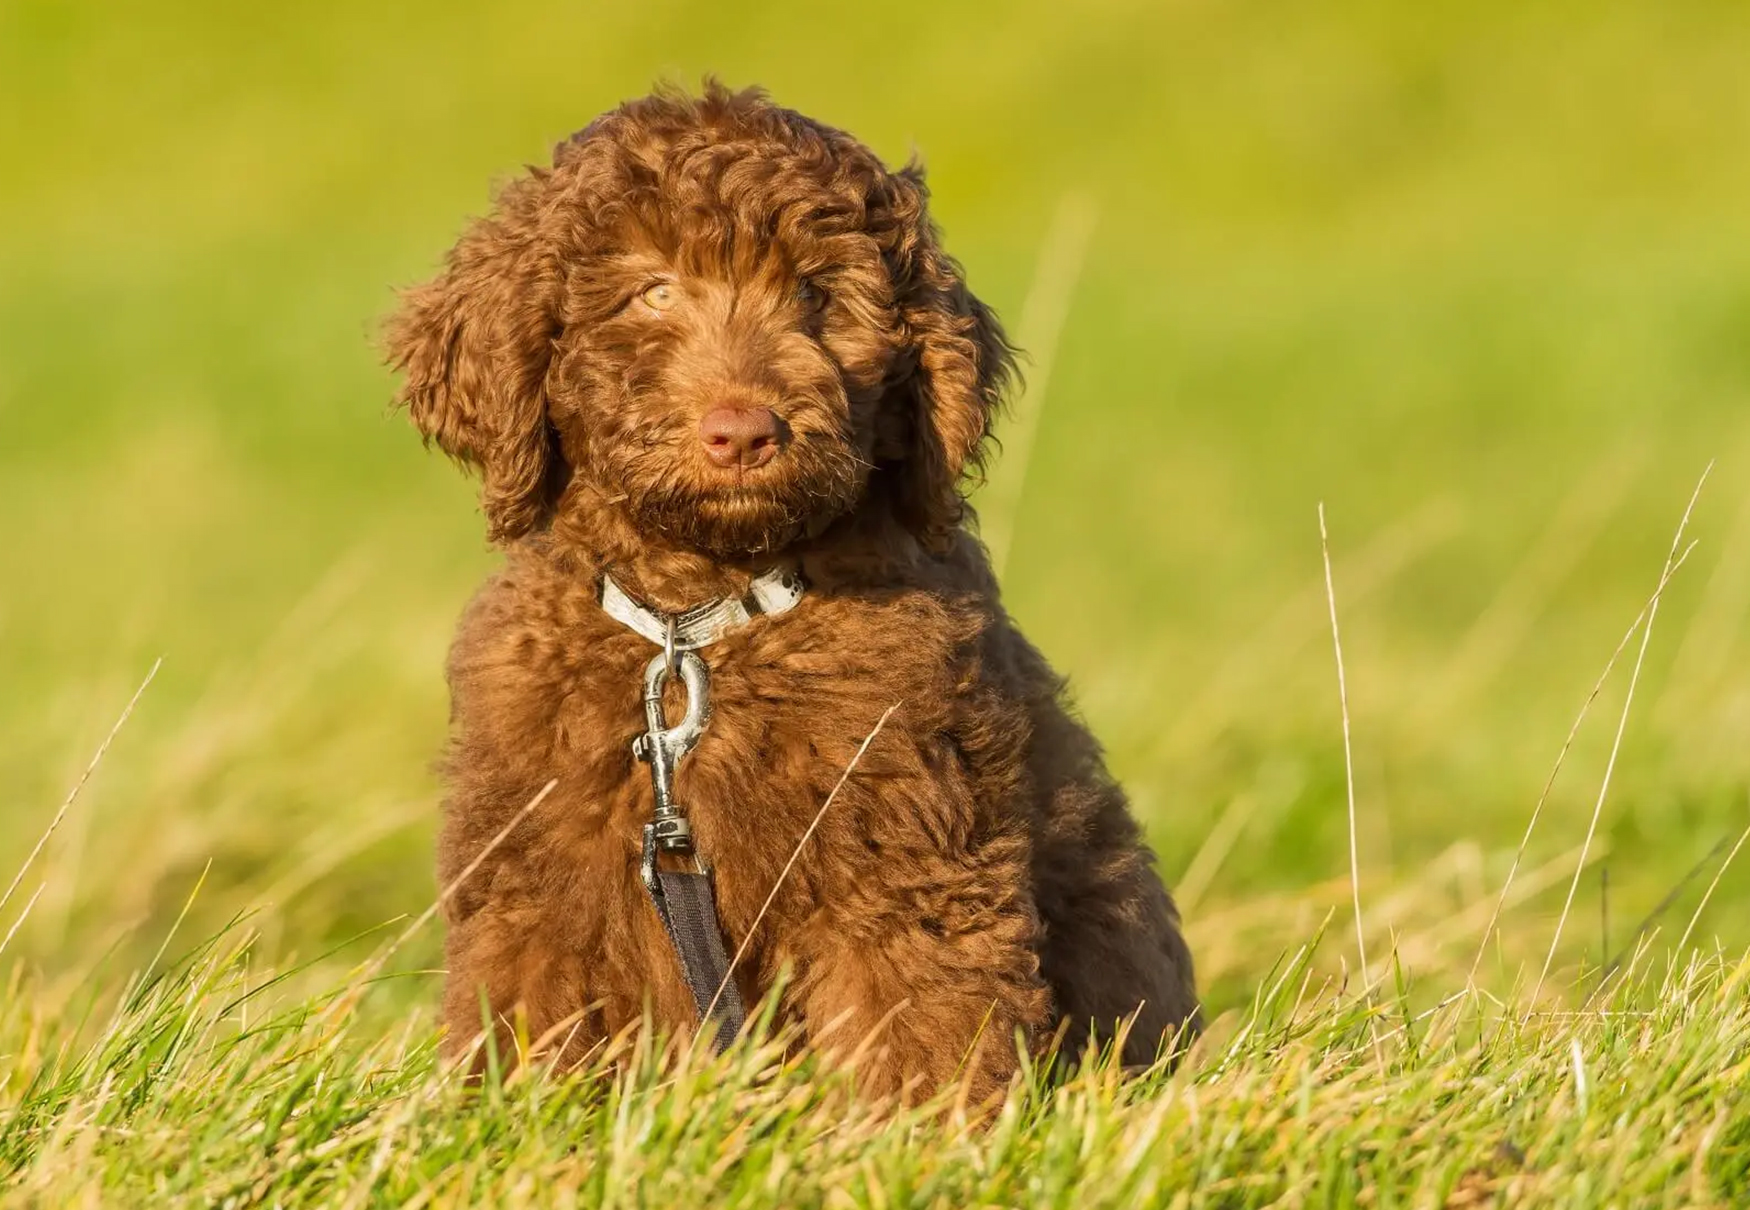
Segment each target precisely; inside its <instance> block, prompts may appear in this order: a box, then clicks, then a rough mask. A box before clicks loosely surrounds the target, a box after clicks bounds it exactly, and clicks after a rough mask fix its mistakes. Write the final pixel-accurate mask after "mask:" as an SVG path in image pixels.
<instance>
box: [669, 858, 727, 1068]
mask: <svg viewBox="0 0 1750 1210" xmlns="http://www.w3.org/2000/svg"><path fill="white" fill-rule="evenodd" d="M645 889H646V890H647V891H649V892H650V902H651V903H653V904H655V905H656V914H657V915H658V916H660V917H662V927H663V928H664V929H666V930H667V931H668V939H669V943H670V944H671V945H673V946H674V952H675V956H676V957H677V958H679V959H680V963H681V974H682V975H683V976H684V977H685V978H686V981H687V990H688V991H690V992H692V993H693V1004H694V1005H695V1006H696V1007H697V1008H698V1010H699V1021H700V1024H701V1027H703V1025H704V1023H705V1022H706V1021H707V1020H710V1021H712V1022H714V1023H715V1025H716V1027H717V1034H716V1037H715V1038H714V1039H713V1040H712V1048H713V1049H715V1050H716V1051H717V1052H719V1053H722V1051H723V1049H724V1047H726V1046H728V1045H729V1044H730V1043H731V1042H733V1041H734V1040H735V1036H736V1035H737V1034H739V1033H740V1032H741V1027H742V1026H743V1025H745V1024H746V1023H747V1009H746V1008H744V1007H743V1006H742V1003H741V989H740V988H738V987H736V985H735V980H733V979H731V978H730V977H729V957H728V955H727V954H726V953H725V952H724V949H723V931H722V929H721V928H720V927H719V925H718V922H717V898H716V896H715V895H713V894H712V893H711V876H710V875H709V874H688V873H683V872H680V871H670V870H656V871H654V872H653V874H652V876H651V880H650V881H649V882H646V883H645ZM719 989H721V990H719Z"/></svg>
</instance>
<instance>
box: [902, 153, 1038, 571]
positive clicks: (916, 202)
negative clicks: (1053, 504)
mask: <svg viewBox="0 0 1750 1210" xmlns="http://www.w3.org/2000/svg"><path fill="white" fill-rule="evenodd" d="M894 176H895V178H896V181H897V183H898V186H899V193H900V196H899V198H898V199H897V201H896V205H895V209H896V211H898V212H899V213H900V215H901V217H902V220H903V221H904V223H905V225H906V227H907V230H906V232H905V234H904V237H903V242H902V244H901V246H900V248H899V249H898V253H897V255H896V257H895V260H896V267H897V269H898V272H897V273H896V279H897V280H896V286H897V293H898V303H899V313H900V320H901V322H902V323H903V324H904V327H905V339H906V343H907V345H908V348H907V353H908V354H909V355H910V358H911V363H910V364H911V366H912V369H911V373H910V375H909V378H908V379H907V380H906V381H905V383H904V384H903V387H902V389H903V390H905V391H906V392H908V395H909V397H908V398H907V399H906V401H905V406H906V407H907V409H908V411H909V415H908V416H907V417H905V419H906V420H907V421H908V422H909V424H908V426H907V427H908V428H909V430H910V432H909V441H908V443H907V444H908V449H907V451H906V454H905V458H904V461H903V462H902V463H901V465H900V468H899V470H900V490H899V509H900V513H901V516H902V519H903V520H904V521H905V522H906V523H907V525H908V526H910V528H911V529H912V530H913V531H914V532H916V533H917V534H918V535H919V536H920V537H922V538H923V539H924V542H925V544H926V545H927V546H929V547H931V548H932V549H936V550H941V549H943V548H945V547H946V546H947V544H948V542H949V541H950V539H951V538H952V536H953V533H954V531H955V529H956V528H957V527H958V526H959V524H960V521H961V518H962V517H963V515H964V513H965V502H964V500H963V499H962V498H961V494H960V484H961V481H962V479H964V478H968V477H972V476H976V475H977V474H979V473H980V472H981V471H982V470H983V467H984V454H985V448H986V438H987V437H988V436H989V434H990V429H991V421H992V419H993V418H994V416H995V414H996V411H997V409H998V408H999V407H1000V406H1001V404H1002V401H1003V396H1004V393H1005V392H1006V391H1007V389H1008V386H1009V384H1010V382H1011V381H1012V380H1013V379H1014V378H1015V377H1016V366H1015V349H1014V347H1013V346H1012V345H1010V344H1009V341H1008V338H1007V337H1006V336H1005V335H1004V334H1003V329H1002V325H1001V324H1000V323H999V322H998V321H997V317H996V314H995V313H994V312H993V311H991V309H990V308H989V307H987V306H985V305H984V304H983V303H982V302H980V301H979V300H978V299H977V298H976V297H974V296H973V293H972V291H971V290H969V289H967V287H966V281H965V278H964V276H963V274H962V272H961V269H960V266H959V264H958V263H957V262H956V261H955V260H954V258H953V257H951V256H949V255H948V254H947V253H946V252H944V251H943V250H942V242H941V236H940V234H939V233H938V232H937V230H936V227H935V224H934V223H933V222H931V221H930V217H929V213H928V210H927V202H928V198H929V191H928V190H927V188H926V187H925V185H924V176H923V170H922V169H921V168H919V167H918V166H917V165H915V164H913V165H911V166H909V167H907V168H905V169H903V170H901V171H900V172H898V173H895V174H894Z"/></svg>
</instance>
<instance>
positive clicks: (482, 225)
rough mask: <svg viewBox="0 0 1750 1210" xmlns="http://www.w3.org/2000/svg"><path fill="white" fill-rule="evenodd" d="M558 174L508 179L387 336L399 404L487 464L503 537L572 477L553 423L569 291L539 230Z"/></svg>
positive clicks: (497, 534)
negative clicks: (551, 381)
mask: <svg viewBox="0 0 1750 1210" xmlns="http://www.w3.org/2000/svg"><path fill="white" fill-rule="evenodd" d="M549 175H550V174H549V173H548V172H547V171H545V170H541V169H535V170H532V171H531V172H530V173H529V174H528V175H526V176H523V177H521V178H519V179H517V180H516V181H513V182H512V183H511V184H510V185H508V186H507V187H506V188H505V189H504V191H503V192H502V193H501V194H500V195H499V197H498V200H497V203H496V204H495V205H494V207H493V209H492V212H491V213H490V214H488V215H487V216H486V217H484V218H481V219H477V220H476V221H475V222H474V224H473V225H472V226H471V227H469V228H468V230H467V231H466V232H465V233H464V234H463V236H462V238H461V240H460V241H458V242H457V244H456V246H455V247H454V248H453V249H451V251H450V254H449V258H448V262H447V266H446V268H445V271H444V272H443V273H442V274H440V275H439V276H438V277H437V278H435V279H434V280H432V281H429V282H427V283H425V284H424V285H422V286H415V287H413V288H412V289H410V290H407V291H406V292H405V293H404V294H403V295H402V298H401V306H400V308H399V309H398V310H397V311H396V312H395V314H394V315H393V316H391V317H390V319H389V323H388V327H387V332H386V346H387V353H388V360H389V363H390V364H391V365H393V366H394V367H395V368H396V369H398V370H400V371H402V373H403V374H404V375H405V378H404V379H403V381H402V384H401V389H400V391H399V392H398V393H397V395H396V397H395V402H396V403H397V404H398V405H400V406H402V407H405V408H406V409H407V412H408V415H409V416H411V417H412V419H413V423H414V424H415V425H416V426H417V427H418V429H419V431H420V432H421V433H423V434H424V435H425V438H426V440H427V441H428V442H434V441H435V442H436V443H437V445H438V446H439V448H441V449H442V450H443V451H444V452H445V453H447V454H449V455H450V456H451V457H452V458H455V459H456V460H457V461H459V462H461V463H464V464H465V465H468V466H473V467H476V468H478V469H479V470H480V472H481V477H482V479H483V480H484V483H483V486H482V488H481V507H482V509H483V511H484V512H485V514H486V522H487V530H488V533H489V535H490V536H491V538H492V539H493V540H494V541H508V540H510V539H512V538H516V537H519V536H521V535H523V534H525V533H527V532H529V530H531V529H534V528H536V527H537V526H539V525H541V524H543V523H544V522H545V521H546V519H547V517H548V516H549V514H550V513H551V511H552V509H553V505H554V503H555V502H556V500H557V497H558V491H559V488H560V487H561V486H562V479H563V476H564V464H563V460H562V458H561V456H560V453H559V450H558V445H557V438H556V436H555V434H554V432H553V428H552V425H551V424H550V423H549V422H548V420H547V392H546V377H547V368H548V365H549V364H550V362H551V361H552V356H553V342H554V340H555V339H556V338H557V336H558V335H559V330H560V324H559V318H558V310H559V305H558V304H559V296H560V291H561V288H562V282H561V277H560V272H559V269H558V257H557V255H556V254H555V249H554V247H553V244H552V240H551V238H550V237H549V236H547V235H546V234H544V233H543V232H542V230H541V202H542V199H543V197H544V195H545V193H546V187H547V179H548V176H549Z"/></svg>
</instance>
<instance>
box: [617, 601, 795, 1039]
mask: <svg viewBox="0 0 1750 1210" xmlns="http://www.w3.org/2000/svg"><path fill="white" fill-rule="evenodd" d="M804 589H805V585H804V583H803V580H802V577H801V575H800V574H799V573H797V572H794V571H790V570H788V569H778V570H774V571H769V572H766V573H765V574H764V575H762V576H760V577H758V578H757V579H755V580H754V582H753V583H752V584H751V585H749V586H748V592H747V595H746V596H742V597H724V598H722V599H720V600H716V601H708V602H706V603H705V604H703V605H697V606H694V607H693V608H692V609H689V610H686V611H685V612H683V613H679V614H664V613H659V612H657V611H656V610H654V609H651V608H650V607H649V606H647V605H643V604H641V603H639V602H637V601H635V600H633V599H632V598H631V597H630V596H628V595H626V593H625V591H624V590H623V589H621V588H620V586H619V585H618V584H616V583H614V580H613V577H612V576H609V575H606V574H604V575H603V576H602V582H601V594H600V598H599V599H600V602H601V607H602V609H603V611H604V612H606V613H607V615H608V616H609V617H611V618H613V619H614V620H615V621H617V622H619V623H620V624H622V625H623V626H625V627H627V628H628V629H630V630H632V631H634V632H636V633H637V634H640V635H643V636H644V637H645V638H647V639H649V640H650V641H651V642H653V643H656V644H657V645H659V646H660V647H661V648H662V650H661V651H659V652H657V653H656V655H655V656H653V657H652V658H651V660H650V663H648V664H647V665H645V667H644V724H645V731H644V734H643V735H640V736H639V737H638V738H637V739H635V740H633V741H632V753H633V755H634V756H636V757H637V758H638V759H639V760H641V761H643V762H644V763H645V764H648V765H649V766H650V784H651V789H652V791H653V793H654V795H655V799H656V809H655V811H654V812H653V813H652V815H651V818H650V822H649V823H647V824H645V825H644V840H643V846H642V849H641V851H640V856H639V860H638V877H639V881H641V882H643V884H644V890H645V891H646V892H647V893H648V894H649V896H650V902H651V904H652V905H653V906H654V907H655V908H656V914H657V916H658V917H659V918H660V919H661V920H662V927H663V931H664V932H666V933H667V934H668V940H669V945H670V946H671V947H672V948H673V949H674V952H675V957H676V958H677V959H679V961H680V966H681V975H682V977H683V978H684V979H685V980H686V984H687V990H688V991H689V992H691V993H692V996H693V1005H694V1007H695V1008H697V1009H698V1013H699V1023H700V1026H701V1027H703V1026H704V1025H705V1024H706V1022H707V1020H710V1021H713V1022H715V1024H716V1031H717V1032H716V1035H715V1037H714V1039H713V1047H714V1048H715V1049H716V1050H718V1051H722V1050H723V1048H724V1047H726V1046H728V1045H729V1043H730V1042H732V1041H734V1039H735V1036H736V1035H737V1034H738V1033H740V1032H741V1027H742V1026H743V1025H744V1024H746V1023H747V1008H746V1006H745V1005H743V1004H742V1000H741V991H740V989H739V988H737V987H736V985H735V981H734V980H733V979H731V978H730V977H729V975H730V971H729V958H728V955H727V954H726V952H725V951H724V947H723V926H722V924H721V923H720V921H719V920H718V917H717V898H716V895H715V894H714V893H713V892H712V889H711V871H710V869H709V868H708V867H706V866H705V864H704V863H703V862H702V861H700V860H699V858H698V853H697V850H696V849H695V848H694V846H693V829H692V825H691V824H690V823H689V822H688V821H687V816H686V810H685V808H683V807H682V806H681V804H680V803H678V802H676V801H675V797H674V776H675V770H676V769H677V768H678V767H679V765H680V762H681V760H682V758H684V757H685V756H686V755H687V753H689V752H691V751H692V750H693V749H694V748H695V747H697V746H698V743H699V739H700V737H701V736H703V735H704V733H705V726H706V724H707V723H709V722H710V721H711V670H710V668H709V666H708V665H706V663H705V661H704V659H703V658H702V657H701V656H700V655H699V654H698V649H699V648H701V647H706V646H709V645H710V644H712V643H715V642H716V641H717V640H718V639H721V638H722V637H723V636H724V635H726V634H728V633H729V632H731V631H733V630H736V629H739V628H740V627H742V626H745V625H746V624H747V623H748V622H749V621H751V620H752V619H753V618H755V617H759V616H762V615H773V614H780V613H787V612H789V611H790V610H791V609H793V608H795V606H796V603H797V602H798V601H800V600H801V599H802V593H803V591H804ZM675 676H679V678H680V681H681V685H682V686H683V687H684V688H685V689H686V693H687V705H686V710H685V712H684V713H683V714H682V716H681V720H680V721H679V722H678V723H676V724H675V725H674V726H672V727H670V726H668V724H667V720H666V719H665V718H664V717H663V709H662V691H663V689H664V688H665V687H666V686H667V684H668V682H669V679H670V678H671V677H675ZM663 854H668V855H670V856H672V857H676V858H680V859H687V860H690V861H691V862H692V865H693V867H694V868H693V870H691V871H686V870H667V869H663V868H662V864H661V862H660V860H659V859H660V858H661V856H662V855H663Z"/></svg>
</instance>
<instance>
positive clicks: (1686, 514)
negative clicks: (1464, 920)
mask: <svg viewBox="0 0 1750 1210" xmlns="http://www.w3.org/2000/svg"><path fill="white" fill-rule="evenodd" d="M1713 469H1714V464H1713V463H1711V462H1710V463H1708V464H1707V466H1706V467H1705V468H1704V469H1703V470H1702V472H1701V478H1700V479H1698V480H1696V483H1695V490H1694V491H1693V492H1691V493H1690V495H1689V503H1688V504H1687V505H1685V506H1684V509H1683V517H1682V518H1681V519H1680V520H1679V521H1678V522H1677V532H1676V533H1675V534H1674V535H1672V538H1671V549H1670V551H1669V552H1668V553H1667V554H1666V556H1665V567H1664V570H1663V571H1661V572H1660V574H1659V592H1656V593H1654V594H1653V599H1652V600H1651V601H1650V602H1648V604H1647V623H1646V625H1645V626H1643V627H1642V628H1641V645H1640V649H1639V650H1638V651H1637V652H1636V653H1635V664H1634V669H1633V670H1632V671H1631V672H1630V673H1629V679H1628V692H1627V693H1626V694H1625V695H1624V696H1623V701H1622V713H1621V714H1620V715H1618V716H1617V720H1616V735H1615V737H1614V738H1613V739H1612V740H1611V743H1610V757H1609V759H1608V760H1606V761H1605V763H1604V777H1603V779H1602V780H1601V781H1600V783H1599V786H1598V798H1597V799H1596V800H1595V801H1594V802H1593V804H1592V818H1591V820H1590V821H1589V822H1588V823H1587V825H1586V839H1585V841H1584V842H1583V843H1582V844H1581V846H1580V860H1579V862H1578V863H1577V864H1576V865H1575V866H1574V880H1573V881H1572V882H1571V883H1569V884H1568V897H1567V899H1566V900H1565V901H1564V902H1563V903H1562V914H1561V915H1560V916H1559V917H1558V918H1557V919H1556V931H1555V934H1554V935H1553V936H1552V937H1551V938H1550V941H1549V952H1548V953H1547V954H1545V955H1544V959H1543V969H1542V970H1541V971H1539V972H1538V976H1537V985H1536V987H1534V988H1533V989H1532V992H1531V1001H1532V1003H1533V1004H1535V1003H1536V1002H1537V998H1538V995H1539V994H1540V993H1541V992H1542V991H1543V982H1544V980H1545V979H1546V978H1548V977H1549V968H1550V966H1551V965H1552V964H1553V963H1554V962H1555V960H1556V949H1557V947H1558V946H1560V945H1561V942H1562V929H1563V927H1564V926H1566V924H1567V923H1568V913H1569V912H1570V911H1571V910H1572V909H1573V906H1574V895H1575V893H1576V892H1577V891H1578V890H1579V889H1580V875H1581V873H1582V872H1583V871H1584V870H1585V868H1586V853H1587V851H1588V850H1589V849H1590V848H1591V846H1592V838H1593V837H1594V836H1595V835H1597V832H1598V820H1599V818H1600V817H1601V816H1602V815H1603V814H1604V799H1605V796H1606V795H1608V794H1609V793H1610V779H1611V776H1612V774H1614V773H1615V772H1616V758H1617V754H1618V753H1620V752H1621V751H1622V737H1623V733H1624V732H1625V731H1626V730H1627V729H1628V716H1629V710H1630V708H1632V707H1633V706H1634V703H1635V687H1636V686H1637V685H1639V684H1640V680H1641V668H1642V667H1643V666H1644V665H1645V664H1646V660H1647V647H1648V645H1649V644H1650V643H1651V642H1652V639H1653V623H1654V621H1656V620H1657V619H1658V616H1659V598H1660V595H1661V594H1662V593H1663V591H1664V586H1665V584H1666V582H1667V581H1669V579H1670V578H1671V574H1672V573H1673V572H1674V571H1676V570H1677V564H1678V563H1679V562H1680V561H1681V560H1682V558H1683V556H1685V555H1687V554H1688V553H1689V551H1690V550H1692V549H1694V547H1693V544H1692V545H1691V546H1690V547H1688V548H1685V547H1684V546H1683V535H1684V533H1685V532H1686V531H1687V530H1688V529H1689V518H1690V516H1691V515H1692V514H1694V512H1695V504H1696V501H1697V500H1699V499H1701V489H1702V488H1703V487H1704V486H1705V485H1706V484H1707V477H1708V475H1710V474H1711V473H1712V472H1713Z"/></svg>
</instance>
